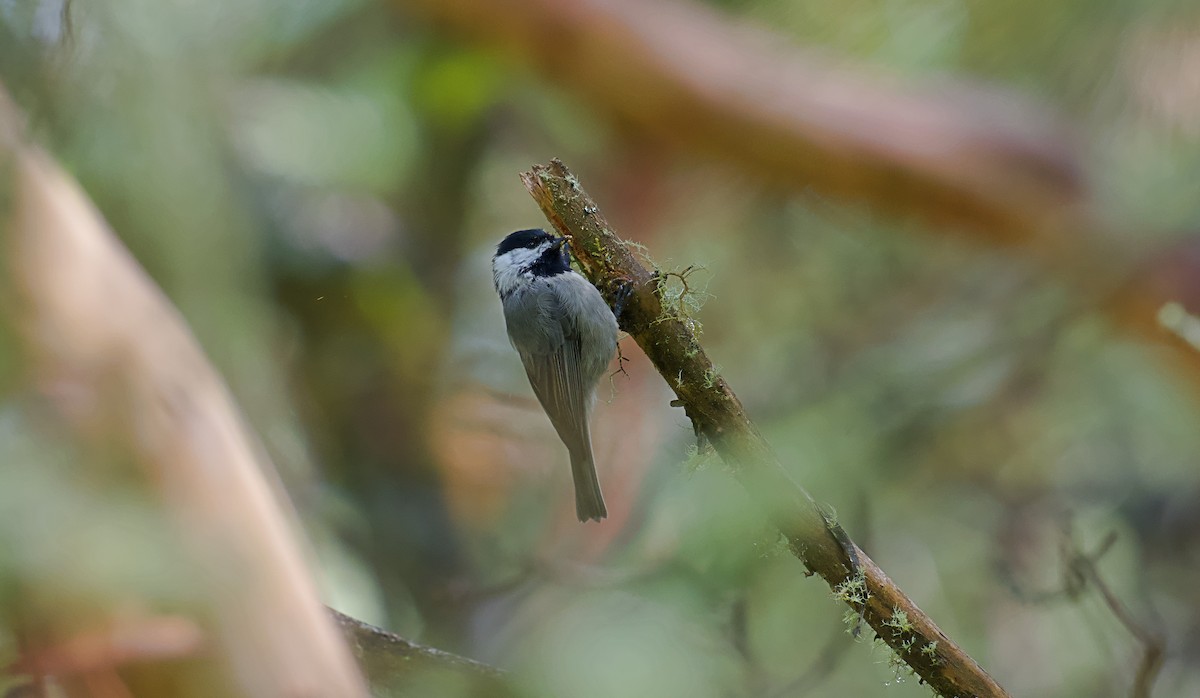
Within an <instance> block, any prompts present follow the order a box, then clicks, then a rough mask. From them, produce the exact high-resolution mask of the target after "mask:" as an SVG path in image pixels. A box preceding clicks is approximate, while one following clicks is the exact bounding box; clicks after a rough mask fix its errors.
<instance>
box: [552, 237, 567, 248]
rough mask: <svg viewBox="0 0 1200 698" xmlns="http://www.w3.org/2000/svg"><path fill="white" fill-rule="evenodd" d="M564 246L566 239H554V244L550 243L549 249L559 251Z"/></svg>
mask: <svg viewBox="0 0 1200 698" xmlns="http://www.w3.org/2000/svg"><path fill="white" fill-rule="evenodd" d="M565 244H567V239H566V238H554V242H552V243H550V249H552V250H561V249H562V248H563V245H565Z"/></svg>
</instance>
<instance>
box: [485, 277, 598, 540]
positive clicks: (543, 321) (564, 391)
mask: <svg viewBox="0 0 1200 698" xmlns="http://www.w3.org/2000/svg"><path fill="white" fill-rule="evenodd" d="M577 278H578V282H580V283H582V284H586V286H587V287H586V288H585V289H582V291H583V292H582V293H572V294H569V295H568V296H566V301H564V300H563V299H562V298H561V297H560V296H559V295H558V294H555V293H554V292H553V291H552V290H551V289H550V288H549V287H545V288H541V289H530V291H529V292H528V293H526V294H523V296H522V297H520V298H512V299H510V300H509V305H508V307H506V312H505V315H506V317H508V318H509V319H510V322H509V323H508V330H509V335H510V337H512V339H513V344H514V345H515V346H516V347H517V349H518V353H519V354H520V355H521V363H523V364H524V365H525V372H526V373H527V374H528V375H529V383H530V385H531V386H533V392H534V394H535V395H537V398H538V402H540V403H542V407H543V409H545V410H546V414H547V415H548V416H549V417H550V423H551V424H553V425H554V430H555V431H556V432H558V436H559V438H561V439H562V441H563V443H564V444H565V445H566V447H567V451H568V452H569V453H570V455H571V471H572V474H573V475H574V479H575V505H576V513H577V514H578V515H579V519H580V520H581V521H585V520H587V519H597V520H598V519H600V518H603V517H604V516H605V515H606V511H605V506H604V499H603V497H602V496H601V493H600V486H599V483H598V482H597V478H596V470H595V463H594V461H593V458H592V442H591V434H590V430H589V427H588V418H589V417H590V416H591V411H592V403H593V395H592V390H593V388H594V387H595V385H596V382H597V381H598V380H599V379H600V376H602V375H604V372H605V370H606V369H607V367H608V362H609V361H610V360H611V359H612V355H613V353H614V352H615V351H616V336H617V326H616V325H617V323H616V318H614V317H613V316H612V312H611V311H610V310H609V309H608V306H607V305H606V304H605V303H604V300H603V299H602V298H601V297H600V294H599V292H598V291H596V289H595V287H593V286H592V285H591V284H590V283H588V282H587V280H585V279H583V278H582V277H577ZM572 283H575V281H574V280H572ZM589 292H590V293H589ZM563 302H575V303H582V304H583V305H582V306H579V307H572V308H564V307H561V306H560V303H563ZM573 318H582V320H581V321H580V322H579V323H578V324H577V323H576V322H574V321H573ZM580 325H582V326H580ZM585 346H586V347H588V351H587V352H586V353H585V352H584V347H585Z"/></svg>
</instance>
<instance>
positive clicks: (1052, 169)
mask: <svg viewBox="0 0 1200 698" xmlns="http://www.w3.org/2000/svg"><path fill="white" fill-rule="evenodd" d="M403 4H404V5H406V6H409V7H412V8H415V9H416V10H418V11H419V12H420V13H422V14H424V15H426V16H428V17H430V18H432V19H434V20H435V21H437V22H440V23H441V24H443V25H445V26H447V27H449V28H450V29H452V30H453V31H456V32H458V33H461V34H465V35H468V36H470V37H471V38H473V39H475V40H478V41H480V42H483V43H485V44H488V45H490V46H492V47H494V48H496V49H499V50H501V51H503V52H505V53H507V54H509V55H513V56H516V57H519V58H521V59H523V60H525V61H526V62H527V63H530V64H531V65H532V66H533V67H534V68H536V69H537V70H539V71H541V72H542V73H544V74H546V75H548V76H549V77H551V78H553V79H555V80H557V81H558V82H560V83H563V84H565V85H566V86H567V87H568V88H569V89H570V90H571V91H572V92H575V93H576V94H579V95H581V96H582V97H584V98H585V99H587V100H589V101H590V103H591V106H592V107H594V108H596V109H598V110H600V111H601V112H602V113H606V114H608V115H609V116H611V117H613V118H614V119H615V120H616V121H617V122H618V123H620V124H622V125H625V126H628V127H630V128H633V129H635V130H637V131H640V132H641V133H642V134H643V135H646V136H649V137H652V138H655V139H657V140H660V141H665V142H667V143H673V144H675V145H677V146H681V147H685V148H687V149H689V150H692V151H698V152H702V153H708V154H711V155H715V156H717V157H719V158H721V159H723V160H726V161H729V162H731V163H734V164H736V165H738V166H739V167H741V168H742V169H743V170H745V171H746V172H748V173H750V174H752V175H753V176H758V177H768V178H772V179H775V180H778V181H783V182H787V183H790V184H792V185H795V186H797V187H805V188H807V187H812V188H814V189H816V190H817V191H820V192H823V193H827V194H831V195H834V196H837V197H841V198H847V199H852V200H859V201H864V202H867V203H869V204H871V205H873V206H877V207H879V208H881V209H884V210H887V211H893V212H902V213H906V214H915V215H918V216H921V217H923V218H925V219H927V220H932V221H935V222H938V223H951V224H954V225H960V224H966V225H967V226H968V227H970V228H971V229H972V230H973V231H975V232H976V233H977V234H983V235H985V236H989V237H992V238H994V239H997V240H1001V241H1005V242H1013V241H1029V240H1031V239H1034V238H1037V237H1039V236H1044V235H1055V234H1057V233H1059V232H1061V230H1060V227H1061V225H1062V224H1064V223H1065V222H1066V220H1068V219H1073V218H1074V217H1075V216H1076V215H1078V214H1079V212H1080V211H1079V208H1080V207H1082V206H1085V205H1086V200H1087V197H1088V193H1089V189H1088V186H1087V183H1086V182H1085V181H1084V178H1083V168H1082V165H1081V163H1080V160H1079V158H1078V156H1077V155H1076V153H1075V152H1074V150H1073V149H1072V148H1071V147H1070V146H1069V145H1068V144H1069V143H1071V138H1070V135H1071V134H1070V133H1069V132H1068V131H1067V130H1066V129H1065V128H1064V127H1063V126H1062V125H1061V124H1060V123H1059V122H1058V121H1057V120H1056V119H1055V118H1054V117H1052V116H1050V115H1049V114H1048V113H1046V112H1044V111H1042V110H1040V109H1038V108H1035V107H1033V106H1032V105H1031V104H1028V103H1025V102H1024V101H1023V100H1021V99H1020V98H1018V97H1017V96H1016V95H1014V94H1011V93H1008V92H1006V91H1002V90H999V89H995V88H992V89H985V88H982V87H978V86H971V85H966V84H951V83H948V82H942V83H938V84H924V85H917V84H908V85H904V84H902V83H901V81H892V82H889V81H887V80H885V79H883V78H882V77H881V76H876V75H873V74H871V72H870V71H868V70H867V69H866V68H865V67H861V66H860V67H851V66H847V65H845V64H844V63H837V62H835V61H833V60H831V59H827V58H822V57H819V56H817V55H815V54H814V53H813V52H808V51H804V50H801V49H799V48H797V47H795V46H789V45H788V42H787V41H786V40H785V39H784V38H783V37H781V36H779V35H777V34H773V33H771V32H770V31H767V30H764V29H762V28H759V27H752V26H750V25H747V24H737V23H736V22H735V20H732V19H731V18H728V17H724V16H722V15H720V14H719V13H717V12H715V11H713V10H710V9H708V8H706V7H704V6H702V5H701V4H700V3H681V2H675V1H673V0H654V1H653V2H647V1H645V0H569V1H566V2H564V1H563V0H506V1H504V2H490V1H488V2H481V1H479V0H408V1H407V2H405V3H403Z"/></svg>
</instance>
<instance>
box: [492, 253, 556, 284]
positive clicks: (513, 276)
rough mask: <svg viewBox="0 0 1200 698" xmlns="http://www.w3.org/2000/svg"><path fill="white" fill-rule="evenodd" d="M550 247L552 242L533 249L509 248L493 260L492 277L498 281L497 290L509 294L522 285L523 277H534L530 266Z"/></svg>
mask: <svg viewBox="0 0 1200 698" xmlns="http://www.w3.org/2000/svg"><path fill="white" fill-rule="evenodd" d="M549 247H550V243H548V242H543V243H542V244H540V245H538V246H537V247H534V248H532V249H529V248H525V247H521V248H517V249H515V250H509V251H508V252H505V253H504V254H502V255H500V256H499V257H496V258H495V259H493V260H492V277H493V278H494V279H495V281H496V290H497V291H499V292H500V295H502V296H507V295H508V294H510V293H512V292H513V291H514V290H516V289H517V287H518V286H520V285H521V282H522V279H523V278H524V279H530V278H533V274H532V273H530V271H529V267H531V266H533V264H534V262H536V261H538V259H539V258H540V257H541V256H542V254H543V253H544V252H545V251H546V250H547V249H548V248H549Z"/></svg>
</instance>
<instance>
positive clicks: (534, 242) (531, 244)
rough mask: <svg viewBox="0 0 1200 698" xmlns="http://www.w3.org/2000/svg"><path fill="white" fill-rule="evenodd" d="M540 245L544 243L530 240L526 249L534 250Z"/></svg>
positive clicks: (526, 244)
mask: <svg viewBox="0 0 1200 698" xmlns="http://www.w3.org/2000/svg"><path fill="white" fill-rule="evenodd" d="M540 244H542V241H541V240H536V239H535V240H530V241H529V242H527V243H525V247H527V248H529V249H531V250H532V249H533V248H535V247H537V246H538V245H540Z"/></svg>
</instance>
